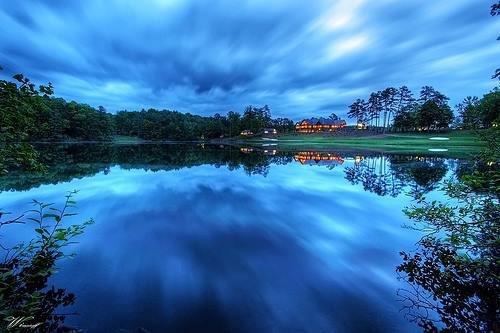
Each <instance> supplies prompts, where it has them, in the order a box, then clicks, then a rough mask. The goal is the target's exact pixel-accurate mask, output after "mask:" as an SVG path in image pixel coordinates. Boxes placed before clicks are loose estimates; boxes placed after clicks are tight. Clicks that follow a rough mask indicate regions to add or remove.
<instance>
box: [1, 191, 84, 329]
mask: <svg viewBox="0 0 500 333" xmlns="http://www.w3.org/2000/svg"><path fill="white" fill-rule="evenodd" d="M75 193H76V192H70V193H69V194H68V195H67V196H66V200H65V203H64V206H63V207H62V208H61V209H58V208H55V207H54V206H53V204H45V203H42V202H39V201H36V200H34V201H33V206H34V208H33V209H30V210H28V211H26V212H25V213H24V214H22V215H21V216H18V217H16V218H13V219H6V220H4V221H1V220H0V228H5V227H7V226H12V225H15V224H19V223H21V224H28V223H30V224H32V225H33V226H34V232H35V235H34V238H33V239H32V240H31V241H30V242H28V243H27V244H24V243H19V244H17V245H14V246H11V247H7V246H4V245H3V244H2V245H1V249H2V250H3V252H4V253H3V254H4V255H3V256H2V257H3V258H4V259H3V261H2V262H1V263H0V329H1V330H2V331H4V330H7V328H8V326H9V324H11V323H12V322H13V320H14V318H25V319H26V322H24V323H23V324H33V325H38V327H37V329H38V330H39V331H42V332H46V331H47V332H49V331H54V330H56V329H57V327H58V326H59V325H60V324H61V323H62V322H63V321H64V315H60V314H57V313H55V311H56V310H57V309H58V308H59V307H64V306H68V305H71V304H73V302H74V300H75V295H73V294H71V293H67V292H66V290H65V289H60V288H55V287H54V286H50V287H49V286H48V280H49V278H50V277H51V276H52V275H53V274H54V273H55V272H56V264H57V262H58V260H60V259H62V258H64V257H68V256H72V255H71V254H67V253H65V249H66V248H67V247H68V245H70V244H72V243H73V241H72V240H73V239H74V238H75V237H76V236H78V235H80V234H82V233H83V231H84V230H85V228H86V227H87V226H88V225H90V224H92V223H93V221H92V220H88V221H85V222H83V223H81V224H74V225H67V224H66V223H63V222H65V220H66V219H67V218H69V217H71V216H74V215H76V213H74V212H73V211H72V210H73V208H74V207H75V204H76V202H75V201H74V200H73V196H74V194H75ZM6 215H7V214H5V213H0V218H1V217H3V216H6ZM11 325H12V324H11ZM24 331H25V329H23V328H22V327H20V326H15V327H10V328H9V332H24Z"/></svg>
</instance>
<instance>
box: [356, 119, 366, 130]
mask: <svg viewBox="0 0 500 333" xmlns="http://www.w3.org/2000/svg"><path fill="white" fill-rule="evenodd" d="M367 128H368V126H366V124H365V123H364V122H362V121H358V122H357V123H356V129H361V130H364V129H367Z"/></svg>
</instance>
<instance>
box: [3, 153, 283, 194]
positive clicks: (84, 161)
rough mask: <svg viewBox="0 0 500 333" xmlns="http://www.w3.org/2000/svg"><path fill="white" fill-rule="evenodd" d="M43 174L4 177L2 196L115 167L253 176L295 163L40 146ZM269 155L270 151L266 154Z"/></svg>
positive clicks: (257, 156) (278, 158)
mask: <svg viewBox="0 0 500 333" xmlns="http://www.w3.org/2000/svg"><path fill="white" fill-rule="evenodd" d="M36 148H37V152H38V154H39V156H40V158H39V159H40V162H41V164H43V165H44V168H43V171H41V172H14V171H13V172H10V173H9V174H7V175H5V176H2V177H0V191H9V190H28V189H30V188H33V187H36V186H40V185H43V184H57V183H59V182H64V181H71V180H72V179H79V178H83V177H88V176H92V175H95V174H97V173H99V172H104V173H108V172H109V171H110V168H111V167H113V166H116V165H118V166H120V167H121V168H123V169H126V170H129V169H144V170H148V171H160V170H164V171H170V170H178V169H182V168H186V167H194V166H199V165H204V164H210V165H214V166H216V167H220V166H227V167H228V169H229V170H231V171H232V170H236V169H239V168H242V169H243V170H244V171H245V172H246V173H247V174H249V175H264V176H265V175H267V173H268V172H269V169H270V165H271V164H286V163H290V162H291V161H292V160H293V156H292V155H289V154H287V153H282V152H277V151H276V150H274V149H269V150H267V149H257V150H256V151H254V152H253V153H251V154H248V153H245V152H243V151H241V150H240V149H239V148H235V147H229V146H210V145H207V146H204V147H202V146H200V145H182V146H180V145H168V144H143V145H111V144H70V145H56V146H54V145H39V146H37V147H36ZM266 151H267V152H266Z"/></svg>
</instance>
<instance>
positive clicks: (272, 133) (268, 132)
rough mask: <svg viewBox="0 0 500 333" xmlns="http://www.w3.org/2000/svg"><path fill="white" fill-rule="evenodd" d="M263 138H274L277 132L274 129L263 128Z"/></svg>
mask: <svg viewBox="0 0 500 333" xmlns="http://www.w3.org/2000/svg"><path fill="white" fill-rule="evenodd" d="M262 135H263V136H276V135H278V131H277V130H276V129H275V128H264V129H263V130H262Z"/></svg>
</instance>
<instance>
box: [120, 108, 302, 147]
mask: <svg viewBox="0 0 500 333" xmlns="http://www.w3.org/2000/svg"><path fill="white" fill-rule="evenodd" d="M114 120H115V124H116V133H117V134H118V135H126V136H137V137H139V138H143V139H147V140H199V139H214V138H220V137H234V136H237V135H239V134H240V132H241V131H243V130H250V131H252V132H254V133H256V134H257V133H260V132H262V129H264V128H266V127H272V128H276V130H278V132H288V131H292V130H293V129H294V122H293V121H292V120H291V119H288V118H276V119H272V118H271V110H270V108H269V106H267V105H264V106H263V107H255V106H251V105H250V106H247V107H246V108H245V110H244V112H243V114H240V113H238V112H234V111H229V112H228V113H227V115H221V114H219V113H216V114H215V115H213V116H211V117H204V116H199V115H193V114H190V113H180V112H177V111H169V110H161V111H160V110H155V109H149V110H141V111H139V112H137V111H120V112H118V113H117V114H116V116H115V117H114Z"/></svg>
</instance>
